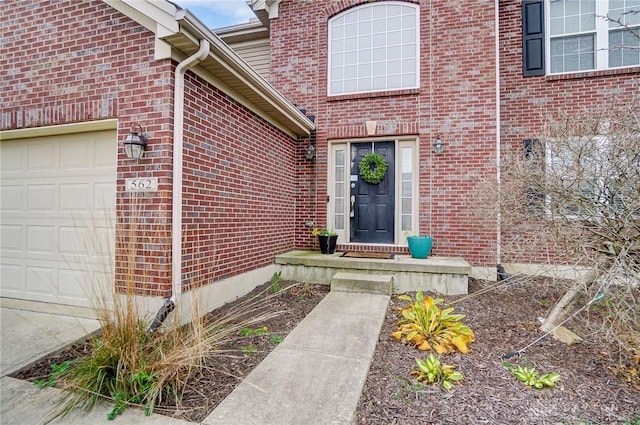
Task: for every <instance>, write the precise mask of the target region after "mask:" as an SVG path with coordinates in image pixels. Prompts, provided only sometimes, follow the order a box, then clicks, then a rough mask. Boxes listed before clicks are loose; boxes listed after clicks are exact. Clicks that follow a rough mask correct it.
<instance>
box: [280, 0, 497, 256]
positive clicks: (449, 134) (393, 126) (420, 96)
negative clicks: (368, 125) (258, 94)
mask: <svg viewBox="0 0 640 425" xmlns="http://www.w3.org/2000/svg"><path fill="white" fill-rule="evenodd" d="M365 3H368V1H365V0H350V1H347V0H343V1H330V0H326V1H314V2H308V1H301V0H299V1H296V0H288V1H285V2H282V3H281V4H280V6H279V17H278V18H277V19H273V20H272V21H271V27H270V31H271V73H270V75H271V79H272V82H273V84H274V85H275V87H277V88H278V89H279V90H281V91H282V92H283V93H284V94H285V95H286V96H287V97H288V98H289V99H291V100H292V101H293V102H295V103H297V104H298V105H302V106H304V107H305V108H307V110H308V112H307V113H308V114H311V115H315V116H316V124H317V126H318V146H317V147H318V151H317V160H316V161H315V164H311V165H309V166H308V167H307V168H306V169H305V170H304V171H305V172H304V174H301V175H300V178H301V181H300V184H301V185H303V186H304V187H308V188H312V189H310V190H307V191H304V192H301V197H300V198H299V201H298V203H299V205H309V199H311V200H313V201H314V204H315V205H314V207H315V208H314V210H311V211H309V210H304V209H301V214H300V215H299V216H298V217H299V218H298V221H301V222H304V221H305V220H314V221H315V222H316V223H319V224H320V225H323V224H325V223H326V221H327V219H326V196H327V188H326V179H327V145H328V141H331V140H338V139H347V138H363V139H365V138H366V137H367V136H366V130H365V125H364V122H365V121H367V120H376V121H378V132H377V135H376V136H381V135H385V136H387V135H388V136H416V137H418V138H419V140H420V142H419V150H420V170H419V172H420V194H419V196H420V211H419V218H420V232H421V233H423V234H424V233H428V234H431V235H433V236H434V245H433V253H434V254H435V255H443V256H460V257H464V258H465V259H467V260H468V261H470V262H471V263H473V264H492V263H493V262H494V261H495V248H494V245H495V239H496V236H495V235H496V233H495V224H493V226H492V223H484V226H480V225H479V223H477V221H476V219H475V218H474V217H473V214H472V212H471V208H470V204H469V201H470V195H471V193H472V191H473V189H474V187H475V184H476V182H477V181H478V179H479V178H480V177H482V176H485V175H495V167H494V165H495V156H496V153H495V152H496V148H495V144H496V143H495V142H496V113H497V112H496V111H497V108H496V95H495V93H496V77H495V53H494V52H495V47H494V46H495V30H494V28H495V26H494V22H495V19H494V14H495V11H494V8H493V7H487V4H486V2H481V1H476V2H469V1H446V2H444V1H442V2H427V1H422V2H419V3H420V31H421V46H422V49H421V58H420V76H421V79H420V88H419V89H414V90H406V91H395V92H385V93H376V94H364V95H349V96H332V97H328V96H327V90H326V86H327V57H328V54H327V53H328V45H327V36H328V19H329V18H331V17H332V16H334V15H335V14H337V13H340V12H343V11H345V10H347V9H348V8H350V7H354V6H358V5H360V4H365ZM412 3H418V2H415V1H414V2H412ZM301 11H303V12H301ZM462 13H463V15H461V14H462ZM461 16H463V17H461ZM452 22H455V25H452ZM453 43H458V44H453ZM479 58H482V59H481V60H479ZM437 134H440V136H441V138H442V140H443V141H444V142H445V144H446V148H445V149H446V153H445V154H444V155H438V156H436V155H434V154H433V153H432V149H431V144H432V143H433V140H434V139H435V138H436V135H437ZM314 166H315V169H313V168H312V167H314ZM314 190H315V192H313V193H312V191H314ZM298 229H299V232H298V235H297V239H296V241H297V244H298V245H301V246H310V245H311V244H312V243H313V239H312V238H311V237H310V236H309V232H308V231H307V232H305V231H304V229H303V228H302V227H298ZM350 248H351V249H358V250H373V249H378V250H381V249H384V250H387V251H388V250H389V248H388V247H380V248H372V247H371V246H367V245H362V246H355V247H354V246H351V247H350ZM395 250H396V251H402V250H403V248H401V247H397V248H396V249H395Z"/></svg>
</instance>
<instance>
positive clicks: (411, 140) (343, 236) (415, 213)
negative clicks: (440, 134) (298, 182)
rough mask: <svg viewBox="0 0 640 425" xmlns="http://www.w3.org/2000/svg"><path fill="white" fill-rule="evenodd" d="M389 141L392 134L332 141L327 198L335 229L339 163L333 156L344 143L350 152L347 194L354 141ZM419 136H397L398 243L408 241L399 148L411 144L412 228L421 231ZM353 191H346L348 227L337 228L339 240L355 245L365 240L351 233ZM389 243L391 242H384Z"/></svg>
mask: <svg viewBox="0 0 640 425" xmlns="http://www.w3.org/2000/svg"><path fill="white" fill-rule="evenodd" d="M378 140H379V141H389V140H390V139H389V138H388V137H384V138H381V139H370V138H367V139H350V140H335V141H331V140H330V141H329V158H328V159H329V160H328V161H327V195H329V202H327V215H326V216H327V226H328V227H329V228H331V229H333V227H332V225H333V219H334V211H335V199H336V196H335V181H336V176H335V164H334V163H333V158H334V157H335V151H336V149H337V148H340V147H343V148H344V149H345V152H346V154H347V156H346V158H345V159H346V163H345V176H344V178H345V182H346V184H347V187H346V188H345V190H346V191H347V192H346V193H347V194H350V191H351V189H350V175H351V155H350V152H351V143H361V142H376V141H378ZM419 146H420V143H419V139H418V138H417V137H406V138H405V137H403V138H398V139H395V150H396V154H395V158H396V167H395V170H396V187H395V212H394V234H395V236H394V242H393V245H394V246H406V245H407V237H406V236H405V234H404V233H403V231H402V209H401V202H402V167H401V158H400V156H399V152H400V150H401V149H402V148H403V147H411V148H412V149H413V157H412V158H411V160H412V170H413V172H412V194H413V196H412V200H411V201H412V205H411V229H410V230H409V233H410V234H418V230H417V229H418V228H419V220H420V214H419V206H420V185H419V181H420V179H419V174H420V173H419V166H420V151H419ZM349 197H350V195H346V204H345V228H344V229H333V230H335V232H336V233H337V234H338V243H340V244H353V245H362V243H356V242H351V241H350V235H351V228H350V226H351V220H350V219H349V208H350V207H351V205H350V203H349ZM367 245H381V244H367ZM382 245H385V246H386V245H388V244H382Z"/></svg>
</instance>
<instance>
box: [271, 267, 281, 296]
mask: <svg viewBox="0 0 640 425" xmlns="http://www.w3.org/2000/svg"><path fill="white" fill-rule="evenodd" d="M281 280H282V271H278V272H275V273H273V275H272V276H271V280H270V282H271V286H269V292H271V293H272V294H275V293H276V292H280V290H281V289H282V287H281V285H280V282H281Z"/></svg>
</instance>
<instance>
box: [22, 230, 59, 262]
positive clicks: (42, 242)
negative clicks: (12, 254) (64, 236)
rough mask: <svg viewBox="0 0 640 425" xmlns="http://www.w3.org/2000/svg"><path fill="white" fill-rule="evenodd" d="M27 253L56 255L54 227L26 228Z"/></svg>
mask: <svg viewBox="0 0 640 425" xmlns="http://www.w3.org/2000/svg"><path fill="white" fill-rule="evenodd" d="M27 251H28V252H31V253H47V254H50V255H55V254H56V253H57V249H56V228H55V226H27Z"/></svg>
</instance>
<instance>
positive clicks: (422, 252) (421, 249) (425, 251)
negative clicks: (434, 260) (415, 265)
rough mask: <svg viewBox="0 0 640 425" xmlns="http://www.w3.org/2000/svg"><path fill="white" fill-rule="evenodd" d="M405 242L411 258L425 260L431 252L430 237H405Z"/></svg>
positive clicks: (431, 242)
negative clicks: (407, 244)
mask: <svg viewBox="0 0 640 425" xmlns="http://www.w3.org/2000/svg"><path fill="white" fill-rule="evenodd" d="M407 242H408V243H409V252H410V253H411V256H412V257H413V258H427V257H428V256H429V253H430V252H431V245H433V238H432V237H431V236H407Z"/></svg>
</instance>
